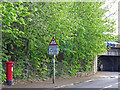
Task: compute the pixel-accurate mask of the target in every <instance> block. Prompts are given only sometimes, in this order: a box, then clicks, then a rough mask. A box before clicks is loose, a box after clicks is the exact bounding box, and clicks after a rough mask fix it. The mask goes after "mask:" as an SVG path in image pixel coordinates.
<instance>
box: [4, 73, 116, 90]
mask: <svg viewBox="0 0 120 90" xmlns="http://www.w3.org/2000/svg"><path fill="white" fill-rule="evenodd" d="M109 75H111V73H109V72H97V73H96V74H95V75H92V76H89V77H76V76H74V77H69V78H59V79H58V78H56V79H55V83H54V84H53V83H52V79H49V80H46V81H42V80H36V81H26V82H22V81H21V82H14V83H13V85H12V86H8V85H4V86H3V87H2V88H3V89H4V88H65V87H70V86H73V85H78V84H80V83H84V82H90V81H91V80H93V79H99V78H100V77H101V78H103V77H106V76H109ZM113 76H114V73H113Z"/></svg>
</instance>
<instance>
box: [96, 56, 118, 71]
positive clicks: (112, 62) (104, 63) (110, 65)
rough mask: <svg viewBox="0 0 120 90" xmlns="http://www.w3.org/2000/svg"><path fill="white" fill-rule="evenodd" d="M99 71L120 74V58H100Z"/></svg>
mask: <svg viewBox="0 0 120 90" xmlns="http://www.w3.org/2000/svg"><path fill="white" fill-rule="evenodd" d="M97 66H98V67H97V68H98V71H117V72H120V56H107V55H106V56H105V55H101V56H99V58H98V65H97Z"/></svg>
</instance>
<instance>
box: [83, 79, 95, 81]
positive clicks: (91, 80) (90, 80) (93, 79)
mask: <svg viewBox="0 0 120 90" xmlns="http://www.w3.org/2000/svg"><path fill="white" fill-rule="evenodd" d="M93 80H94V79H93ZM93 80H88V81H85V82H92V81H93Z"/></svg>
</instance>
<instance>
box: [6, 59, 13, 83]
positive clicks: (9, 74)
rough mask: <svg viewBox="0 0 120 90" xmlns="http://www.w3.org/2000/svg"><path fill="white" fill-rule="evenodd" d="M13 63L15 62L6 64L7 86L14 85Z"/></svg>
mask: <svg viewBox="0 0 120 90" xmlns="http://www.w3.org/2000/svg"><path fill="white" fill-rule="evenodd" d="M13 63H14V62H12V61H8V62H6V64H7V85H12V77H13Z"/></svg>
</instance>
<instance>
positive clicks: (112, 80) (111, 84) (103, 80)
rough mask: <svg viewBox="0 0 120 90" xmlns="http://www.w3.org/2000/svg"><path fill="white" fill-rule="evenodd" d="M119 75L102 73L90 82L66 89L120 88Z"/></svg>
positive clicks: (102, 89) (116, 73)
mask: <svg viewBox="0 0 120 90" xmlns="http://www.w3.org/2000/svg"><path fill="white" fill-rule="evenodd" d="M119 74H120V73H118V72H101V74H100V75H97V76H95V77H94V78H92V79H90V80H88V81H85V82H83V83H80V84H77V85H72V86H68V87H65V88H100V89H101V90H104V89H106V88H118V86H120V80H118V78H119V77H118V76H119Z"/></svg>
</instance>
